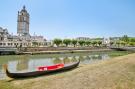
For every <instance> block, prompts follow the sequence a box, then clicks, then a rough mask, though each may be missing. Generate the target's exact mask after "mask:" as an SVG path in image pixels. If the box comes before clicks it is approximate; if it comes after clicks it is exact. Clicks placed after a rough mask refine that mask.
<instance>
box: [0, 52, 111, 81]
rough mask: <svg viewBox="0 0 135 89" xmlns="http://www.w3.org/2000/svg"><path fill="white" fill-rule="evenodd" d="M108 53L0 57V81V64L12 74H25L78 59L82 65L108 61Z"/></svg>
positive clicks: (0, 67)
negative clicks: (5, 65) (38, 68)
mask: <svg viewBox="0 0 135 89" xmlns="http://www.w3.org/2000/svg"><path fill="white" fill-rule="evenodd" d="M109 58H110V56H109V55H108V53H98V54H97V53H95V54H90V53H81V54H58V55H54V54H51V55H47V56H46V55H22V56H20V55H19V56H7V57H4V58H2V57H0V79H1V78H4V77H5V75H4V74H3V73H4V72H3V69H2V64H5V63H6V64H8V68H9V70H10V71H12V72H26V71H34V70H37V67H38V66H45V65H46V66H48V65H53V64H58V63H64V64H68V63H72V62H75V61H77V60H78V59H80V61H81V63H82V64H89V63H93V62H96V61H99V60H105V59H109Z"/></svg>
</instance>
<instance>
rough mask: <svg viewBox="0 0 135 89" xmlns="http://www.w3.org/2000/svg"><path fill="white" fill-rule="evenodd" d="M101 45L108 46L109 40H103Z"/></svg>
mask: <svg viewBox="0 0 135 89" xmlns="http://www.w3.org/2000/svg"><path fill="white" fill-rule="evenodd" d="M102 44H104V45H106V46H110V38H103V41H102Z"/></svg>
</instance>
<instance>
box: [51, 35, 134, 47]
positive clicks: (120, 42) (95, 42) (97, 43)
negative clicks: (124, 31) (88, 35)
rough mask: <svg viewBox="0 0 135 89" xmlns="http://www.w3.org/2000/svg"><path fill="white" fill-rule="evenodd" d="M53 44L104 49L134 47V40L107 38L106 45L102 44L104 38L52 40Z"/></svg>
mask: <svg viewBox="0 0 135 89" xmlns="http://www.w3.org/2000/svg"><path fill="white" fill-rule="evenodd" d="M53 44H54V45H56V46H57V47H60V46H61V47H63V46H65V47H106V46H118V47H123V46H135V38H134V37H128V36H127V35H124V36H122V37H116V38H114V37H113V38H111V37H110V38H109V40H108V43H105V42H104V38H94V39H89V40H77V39H63V40H62V39H58V38H56V39H54V40H53Z"/></svg>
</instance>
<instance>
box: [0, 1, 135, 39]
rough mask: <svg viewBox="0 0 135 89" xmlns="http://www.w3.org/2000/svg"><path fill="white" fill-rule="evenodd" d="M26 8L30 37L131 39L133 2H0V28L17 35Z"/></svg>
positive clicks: (134, 15)
mask: <svg viewBox="0 0 135 89" xmlns="http://www.w3.org/2000/svg"><path fill="white" fill-rule="evenodd" d="M23 5H25V6H26V9H27V11H28V12H29V14H30V34H31V35H33V34H34V32H35V33H36V34H37V35H43V36H44V37H45V38H47V39H53V38H75V37H91V38H93V37H110V36H122V35H125V34H127V35H128V36H135V0H1V3H0V27H3V28H7V29H8V30H9V32H10V33H13V34H16V33H17V12H18V11H20V10H21V9H22V7H23Z"/></svg>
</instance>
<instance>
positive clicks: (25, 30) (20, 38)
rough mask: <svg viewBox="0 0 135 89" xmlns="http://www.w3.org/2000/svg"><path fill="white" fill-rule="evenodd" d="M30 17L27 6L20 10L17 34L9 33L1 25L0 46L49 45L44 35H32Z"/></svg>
mask: <svg viewBox="0 0 135 89" xmlns="http://www.w3.org/2000/svg"><path fill="white" fill-rule="evenodd" d="M29 18H30V15H29V13H28V12H27V10H26V8H25V6H23V9H22V10H21V11H18V18H17V35H12V34H9V33H8V30H7V29H3V28H2V27H0V47H33V46H35V43H36V44H37V45H36V46H38V47H43V46H47V43H46V42H47V41H46V39H44V37H43V36H37V35H36V36H31V35H30V33H29V23H30V21H29Z"/></svg>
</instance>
